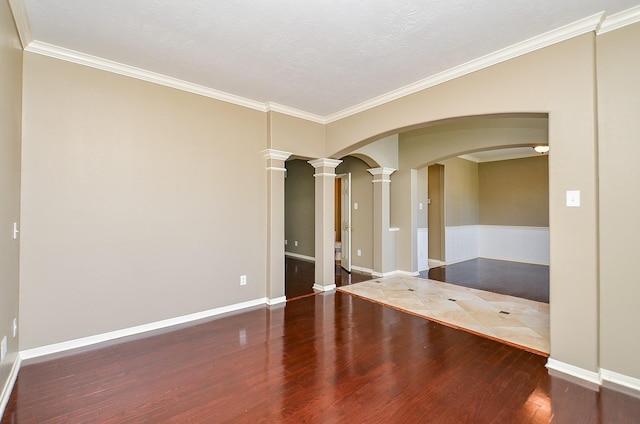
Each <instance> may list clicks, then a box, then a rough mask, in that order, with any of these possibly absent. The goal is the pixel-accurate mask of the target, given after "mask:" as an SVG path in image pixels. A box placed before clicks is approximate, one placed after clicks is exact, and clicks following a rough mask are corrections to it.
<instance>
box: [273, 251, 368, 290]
mask: <svg viewBox="0 0 640 424" xmlns="http://www.w3.org/2000/svg"><path fill="white" fill-rule="evenodd" d="M284 263H285V296H286V297H287V300H291V299H297V298H299V297H302V296H311V295H313V294H314V291H313V282H314V270H315V263H313V262H309V261H304V260H301V259H296V258H291V257H287V258H285V262H284ZM335 275H336V277H335V281H336V282H335V284H336V286H337V287H340V286H343V285H347V284H354V283H359V282H361V281H367V280H370V279H371V275H370V274H364V273H361V272H356V271H353V272H351V273H348V272H347V271H345V270H344V269H343V268H342V267H341V266H340V265H338V264H336V266H335Z"/></svg>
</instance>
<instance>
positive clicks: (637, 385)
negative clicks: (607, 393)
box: [600, 368, 640, 397]
mask: <svg viewBox="0 0 640 424" xmlns="http://www.w3.org/2000/svg"><path fill="white" fill-rule="evenodd" d="M600 377H601V378H602V380H603V386H609V387H611V385H610V384H607V383H611V384H612V385H613V387H611V388H613V389H619V388H624V389H628V390H624V392H625V393H627V394H630V395H632V396H635V397H640V379H639V378H634V377H629V376H628V375H624V374H620V373H617V372H615V371H609V370H605V369H604V368H600Z"/></svg>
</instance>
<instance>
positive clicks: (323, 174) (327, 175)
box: [313, 172, 336, 177]
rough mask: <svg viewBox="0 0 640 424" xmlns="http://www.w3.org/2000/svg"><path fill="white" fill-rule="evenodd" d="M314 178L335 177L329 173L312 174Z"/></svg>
mask: <svg viewBox="0 0 640 424" xmlns="http://www.w3.org/2000/svg"><path fill="white" fill-rule="evenodd" d="M313 176H314V177H335V176H336V174H332V173H330V172H321V173H319V174H313Z"/></svg>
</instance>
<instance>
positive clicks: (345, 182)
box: [340, 173, 351, 272]
mask: <svg viewBox="0 0 640 424" xmlns="http://www.w3.org/2000/svg"><path fill="white" fill-rule="evenodd" d="M340 189H341V190H342V193H341V198H340V204H341V208H340V227H341V228H340V231H342V233H341V235H340V239H341V242H342V256H341V258H340V265H341V266H342V267H343V268H344V269H345V270H347V271H348V272H351V173H348V174H344V175H341V176H340Z"/></svg>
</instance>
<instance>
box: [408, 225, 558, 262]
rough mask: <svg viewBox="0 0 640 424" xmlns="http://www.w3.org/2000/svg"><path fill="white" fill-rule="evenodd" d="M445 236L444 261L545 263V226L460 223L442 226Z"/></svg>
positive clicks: (547, 237) (546, 252)
mask: <svg viewBox="0 0 640 424" xmlns="http://www.w3.org/2000/svg"><path fill="white" fill-rule="evenodd" d="M418 234H419V235H418V237H419V239H420V232H418ZM445 237H446V240H445V252H446V263H447V264H454V263H457V262H462V261H466V260H469V259H475V258H478V257H480V258H488V259H500V260H503V261H513V262H524V263H530V264H538V265H549V228H548V227H517V226H503V225H462V226H455V227H446V228H445ZM418 250H419V249H418Z"/></svg>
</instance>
